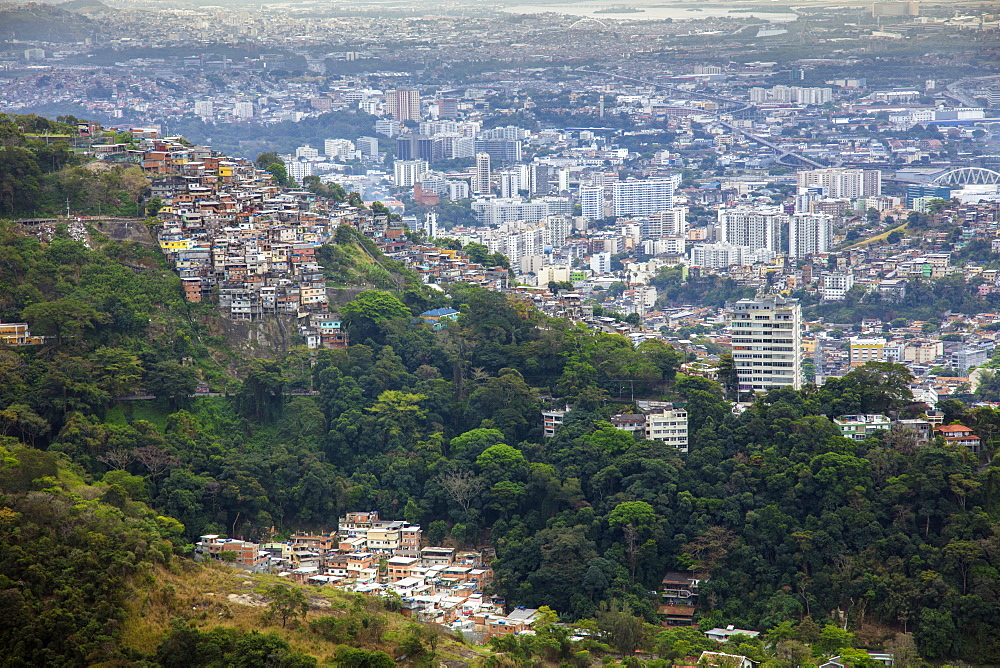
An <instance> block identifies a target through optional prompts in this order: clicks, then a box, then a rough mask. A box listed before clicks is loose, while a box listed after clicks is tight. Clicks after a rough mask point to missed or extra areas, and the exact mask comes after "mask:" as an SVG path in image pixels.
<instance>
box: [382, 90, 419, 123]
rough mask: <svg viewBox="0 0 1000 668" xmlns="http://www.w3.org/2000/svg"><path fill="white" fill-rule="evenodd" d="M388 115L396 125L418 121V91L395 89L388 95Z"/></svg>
mask: <svg viewBox="0 0 1000 668" xmlns="http://www.w3.org/2000/svg"><path fill="white" fill-rule="evenodd" d="M389 113H391V114H392V118H393V120H394V121H396V122H397V123H402V122H404V121H419V120H420V91H419V90H417V89H416V88H397V89H396V90H394V91H392V92H391V93H389Z"/></svg>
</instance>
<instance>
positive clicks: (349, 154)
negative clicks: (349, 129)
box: [323, 139, 358, 160]
mask: <svg viewBox="0 0 1000 668" xmlns="http://www.w3.org/2000/svg"><path fill="white" fill-rule="evenodd" d="M357 150H358V149H357V147H356V146H355V145H354V142H352V141H350V140H349V139H326V140H324V141H323V153H324V154H325V155H326V156H328V157H330V158H343V159H347V160H351V159H353V158H354V155H355V152H356V151H357Z"/></svg>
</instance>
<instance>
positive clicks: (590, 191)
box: [580, 186, 604, 220]
mask: <svg viewBox="0 0 1000 668" xmlns="http://www.w3.org/2000/svg"><path fill="white" fill-rule="evenodd" d="M580 209H581V213H582V214H583V217H584V218H586V219H587V220H601V219H602V218H604V188H599V187H595V186H584V187H582V188H580Z"/></svg>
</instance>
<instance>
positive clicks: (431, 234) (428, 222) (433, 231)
mask: <svg viewBox="0 0 1000 668" xmlns="http://www.w3.org/2000/svg"><path fill="white" fill-rule="evenodd" d="M420 231H421V232H423V233H424V235H426V236H427V238H428V239H434V238H436V237H437V235H438V216H437V214H436V213H434V212H433V211H430V212H428V213H427V215H426V216H424V221H423V223H421V224H420Z"/></svg>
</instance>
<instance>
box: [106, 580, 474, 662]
mask: <svg viewBox="0 0 1000 668" xmlns="http://www.w3.org/2000/svg"><path fill="white" fill-rule="evenodd" d="M275 583H287V581H286V580H285V579H283V578H279V577H276V576H272V575H257V574H255V575H251V574H248V573H246V572H244V571H241V570H239V569H236V568H232V567H230V566H226V565H223V564H216V563H204V564H195V563H193V562H189V561H183V562H179V564H178V566H176V567H174V568H173V569H171V570H167V569H160V570H158V571H157V572H156V573H155V574H154V577H152V578H150V579H149V581H147V582H146V583H142V584H139V585H138V587H137V590H136V592H135V596H134V597H133V598H132V602H131V603H130V605H129V608H128V617H127V620H126V622H125V626H124V629H123V633H122V644H123V646H126V647H131V648H133V649H136V650H139V651H141V652H145V653H152V652H155V651H156V647H157V645H159V643H160V641H161V640H162V639H163V637H164V635H166V633H167V631H168V630H169V629H170V625H171V620H172V619H176V618H181V619H184V620H185V621H188V622H193V623H194V624H195V625H196V626H197V627H198V628H199V629H200V630H202V631H209V630H211V629H213V628H215V627H217V626H224V627H229V628H235V629H238V630H240V631H244V632H249V631H260V632H262V633H277V634H278V635H280V636H281V637H282V638H283V639H284V640H285V641H287V642H288V644H289V645H290V646H291V647H292V648H293V649H295V650H297V651H299V652H304V653H306V654H310V655H312V656H314V657H316V658H317V659H318V660H319V661H320V664H321V665H322V664H323V663H324V662H326V661H327V660H328V659H330V658H331V657H332V655H333V653H334V650H335V648H336V645H335V644H333V643H330V642H327V641H325V640H323V639H322V638H320V637H319V636H318V635H316V634H314V633H312V632H311V631H310V630H309V628H308V626H307V625H306V624H304V623H302V622H299V623H295V624H293V623H292V622H289V624H288V627H286V628H282V627H281V622H280V620H276V621H268V620H266V619H265V615H264V613H265V612H266V610H267V607H266V602H265V600H266V599H265V598H264V597H263V596H262V594H263V592H264V591H265V590H266V588H267V587H268V586H269V585H272V584H275ZM295 586H298V585H295ZM300 588H301V589H303V590H304V591H305V592H306V595H307V596H308V597H309V600H310V610H309V612H308V614H307V616H306V621H308V620H311V619H316V618H318V617H323V616H326V615H338V614H342V613H346V612H347V611H348V610H350V609H351V607H352V606H353V605H354V600H355V595H353V594H348V593H346V592H341V591H339V590H336V589H334V588H332V587H311V586H301V587H300ZM231 595H232V596H240V597H241V598H242V600H244V601H246V602H244V603H241V602H237V601H234V600H232V599H231V598H230V596H231ZM366 603H368V604H369V605H371V604H374V603H375V601H374V600H373V599H366ZM382 614H385V615H386V616H387V617H388V619H389V625H388V631H387V632H386V634H385V637H384V639H383V642H382V643H381V644H379V645H370V646H367V647H365V649H369V650H375V649H380V650H382V651H384V652H386V653H387V654H389V655H390V656H392V657H394V658H395V657H398V656H399V653H398V652H397V645H398V642H399V641H400V640H401V639H402V637H403V636H404V635H405V634H406V627H407V626H408V625H410V624H412V623H413V622H412V621H411V620H410V619H408V618H405V617H403V616H402V615H400V614H396V613H382ZM293 627H294V628H293ZM484 653H486V654H488V650H486V649H484V648H481V647H471V646H468V645H464V644H462V643H460V642H458V641H456V640H455V639H453V638H452V637H450V636H447V635H444V636H442V639H441V642H440V644H439V645H438V659H439V660H448V659H459V660H462V661H467V662H470V663H471V662H472V661H473V660H475V659H476V658H477V657H479V656H481V655H483V654H484Z"/></svg>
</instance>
